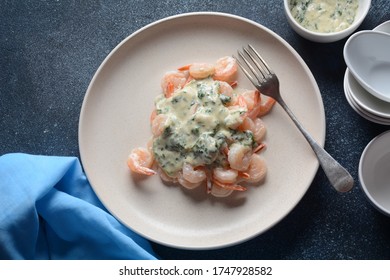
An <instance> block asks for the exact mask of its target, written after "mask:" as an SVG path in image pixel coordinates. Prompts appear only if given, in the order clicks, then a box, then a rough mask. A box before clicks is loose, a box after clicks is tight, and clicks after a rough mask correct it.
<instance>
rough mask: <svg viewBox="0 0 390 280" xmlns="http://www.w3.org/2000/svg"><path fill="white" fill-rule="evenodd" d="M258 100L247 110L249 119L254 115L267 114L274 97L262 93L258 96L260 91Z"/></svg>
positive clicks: (272, 104)
mask: <svg viewBox="0 0 390 280" xmlns="http://www.w3.org/2000/svg"><path fill="white" fill-rule="evenodd" d="M258 94H259V99H258V102H257V103H256V104H255V106H254V107H253V108H252V110H250V112H248V115H247V116H248V117H249V118H251V119H254V118H256V117H262V116H264V115H266V114H268V112H269V111H271V109H272V107H273V106H274V104H275V102H276V101H275V99H273V98H272V97H269V96H265V95H262V96H261V98H260V93H258Z"/></svg>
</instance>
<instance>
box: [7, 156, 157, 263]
mask: <svg viewBox="0 0 390 280" xmlns="http://www.w3.org/2000/svg"><path fill="white" fill-rule="evenodd" d="M0 259H29V260H31V259H45V260H47V259H72V260H81V259H88V260H94V259H104V260H108V259H116V260H117V259H137V260H144V259H156V256H155V254H154V252H153V250H152V248H151V245H150V244H149V242H148V241H147V240H145V239H144V238H142V237H140V236H138V235H137V234H135V233H134V232H132V231H131V230H129V229H128V228H126V227H125V226H124V225H122V224H121V223H120V222H118V220H116V219H115V218H114V217H113V216H112V215H110V214H109V213H108V212H107V210H106V209H105V208H104V206H103V205H102V204H101V202H100V201H99V199H98V198H97V196H96V195H95V193H94V192H93V190H92V188H91V186H90V185H89V183H88V180H87V178H86V176H85V175H84V173H83V171H82V168H81V165H80V162H79V160H78V159H77V158H75V157H54V156H38V155H28V154H21V153H15V154H6V155H3V156H1V157H0Z"/></svg>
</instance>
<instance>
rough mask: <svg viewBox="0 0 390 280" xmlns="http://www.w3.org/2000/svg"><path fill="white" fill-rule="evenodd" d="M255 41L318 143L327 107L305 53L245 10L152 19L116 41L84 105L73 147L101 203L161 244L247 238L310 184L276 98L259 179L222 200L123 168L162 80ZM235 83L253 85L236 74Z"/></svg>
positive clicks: (306, 152) (305, 160) (306, 157)
mask: <svg viewBox="0 0 390 280" xmlns="http://www.w3.org/2000/svg"><path fill="white" fill-rule="evenodd" d="M248 43H250V44H252V45H253V46H254V47H255V48H257V49H258V50H260V51H261V53H262V55H263V57H265V58H266V59H267V61H268V62H269V64H270V65H271V66H272V67H273V68H274V70H275V72H276V73H277V74H278V76H279V79H280V83H281V91H282V94H283V96H284V97H285V100H286V102H287V103H288V104H289V105H290V107H291V109H292V111H293V112H295V113H296V115H297V117H298V118H299V119H300V120H301V122H302V123H303V125H304V126H305V127H306V128H307V130H308V131H309V132H310V133H311V134H312V135H313V137H314V138H315V139H316V140H317V141H318V142H319V143H320V144H321V145H323V144H324V140H325V114H324V108H323V104H322V99H321V95H320V92H319V89H318V86H317V84H316V82H315V80H314V78H313V76H312V74H311V72H310V70H309V69H308V67H307V66H306V65H305V63H304V62H303V60H302V59H301V58H300V57H299V55H298V54H297V53H296V52H295V51H294V49H293V48H292V47H291V46H289V45H288V44H287V43H286V42H285V41H284V40H283V39H281V38H280V37H279V36H278V35H277V34H275V33H273V32H272V31H270V30H268V29H267V28H265V27H263V26H261V25H259V24H257V23H255V22H253V21H250V20H247V19H245V18H241V17H237V16H233V15H228V14H220V13H190V14H183V15H177V16H173V17H170V18H166V19H163V20H160V21H157V22H155V23H152V24H150V25H148V26H146V27H144V28H142V29H141V30H139V31H137V32H135V33H134V34H132V35H131V36H129V37H128V38H126V39H125V40H124V41H122V42H121V43H120V44H119V45H118V46H117V47H116V48H115V49H114V50H113V51H112V52H111V53H110V54H109V55H108V56H107V58H106V59H105V60H104V61H103V63H102V65H101V66H100V67H99V69H98V70H97V72H96V74H95V76H94V77H93V79H92V81H91V84H90V86H89V88H88V90H87V93H86V96H85V99H84V102H83V106H82V109H81V115H80V123H79V145H80V154H81V160H82V163H83V166H84V168H85V172H86V174H87V177H88V179H89V181H90V183H91V185H92V187H93V189H94V190H95V192H96V194H97V195H98V196H99V198H100V199H101V201H102V202H103V204H104V205H105V206H106V207H107V209H108V210H109V211H110V212H111V213H112V214H113V215H114V216H115V217H117V218H118V219H119V220H120V221H121V222H123V223H124V224H125V225H127V226H128V227H129V228H131V229H132V230H134V231H135V232H137V233H139V234H141V235H142V236H144V237H146V238H148V239H150V240H153V241H155V242H158V243H161V244H165V245H168V246H173V247H179V248H188V249H206V248H220V247H224V246H229V245H232V244H236V243H239V242H242V241H245V240H248V239H249V238H252V237H254V236H256V235H258V234H260V233H262V232H264V231H266V230H267V229H269V228H270V227H272V226H273V225H275V224H276V223H277V222H279V221H280V220H281V219H282V218H283V217H285V216H286V215H287V214H288V213H289V212H290V211H291V210H292V209H293V208H294V207H295V206H296V204H297V203H298V202H299V201H300V199H301V198H302V196H303V195H304V194H305V192H306V191H307V189H308V188H309V186H310V184H311V182H312V180H313V178H314V175H315V173H316V171H317V169H318V161H317V159H316V158H315V156H314V154H313V152H312V150H311V149H310V147H309V145H308V144H307V143H306V141H305V140H304V138H303V136H302V135H301V134H300V132H298V130H297V129H296V128H295V126H294V125H293V123H292V122H291V121H290V119H289V118H288V116H287V115H286V114H285V113H284V111H283V110H282V109H281V107H280V106H278V105H277V106H275V107H274V109H273V111H272V113H271V114H270V115H268V116H266V117H265V118H264V121H265V122H266V125H267V126H268V134H267V137H266V143H267V149H266V151H265V152H263V155H264V157H265V159H266V161H267V164H268V169H269V173H268V176H267V179H266V181H265V182H264V183H263V184H262V185H260V186H255V187H252V188H250V189H249V190H248V191H247V192H244V193H237V194H235V195H232V196H230V197H228V198H223V199H222V198H219V199H218V198H214V197H211V196H207V195H206V194H205V191H204V189H197V190H193V191H188V190H184V189H183V188H179V187H175V186H167V185H164V184H163V183H162V182H161V181H160V179H159V178H158V177H157V176H154V177H149V178H146V179H144V178H140V177H137V176H133V175H131V174H130V172H129V170H128V168H127V166H126V159H127V156H128V153H129V151H130V150H131V149H132V148H134V147H138V146H146V143H147V141H148V140H149V139H150V137H151V132H150V127H149V116H150V113H151V111H152V108H153V100H154V97H155V96H156V95H157V94H159V93H160V80H161V77H162V75H163V74H164V73H165V72H166V71H168V70H172V69H175V68H177V67H178V66H182V65H185V64H187V63H191V62H194V61H206V62H214V61H215V60H216V59H218V58H219V57H222V56H225V55H232V54H235V53H236V51H237V49H239V48H241V47H242V46H243V45H246V44H248ZM239 82H240V84H241V86H243V87H247V88H252V86H251V85H250V84H249V82H248V81H247V80H246V78H245V77H244V76H243V75H242V74H240V76H239Z"/></svg>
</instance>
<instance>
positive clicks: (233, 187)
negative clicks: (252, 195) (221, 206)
mask: <svg viewBox="0 0 390 280" xmlns="http://www.w3.org/2000/svg"><path fill="white" fill-rule="evenodd" d="M213 183H214V185H216V186H217V187H220V188H222V189H226V190H233V191H246V187H243V186H240V185H236V184H224V183H221V182H219V181H218V180H214V181H213ZM211 190H212V189H211Z"/></svg>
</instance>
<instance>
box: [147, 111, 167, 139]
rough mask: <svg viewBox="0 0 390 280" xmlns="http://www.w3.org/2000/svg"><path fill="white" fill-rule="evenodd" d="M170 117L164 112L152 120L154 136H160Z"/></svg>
mask: <svg viewBox="0 0 390 280" xmlns="http://www.w3.org/2000/svg"><path fill="white" fill-rule="evenodd" d="M167 121H168V117H167V115H164V114H159V115H156V116H155V117H154V118H153V120H152V123H151V125H152V133H153V136H154V137H158V136H160V135H161V134H162V133H163V131H164V129H165V127H166V124H167Z"/></svg>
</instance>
